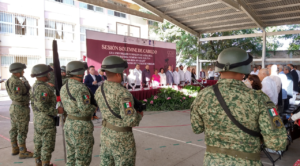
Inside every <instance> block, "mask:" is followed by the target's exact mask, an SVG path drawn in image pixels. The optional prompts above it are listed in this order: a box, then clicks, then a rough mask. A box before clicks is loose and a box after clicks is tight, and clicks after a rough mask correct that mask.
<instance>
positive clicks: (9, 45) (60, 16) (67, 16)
mask: <svg viewBox="0 0 300 166" xmlns="http://www.w3.org/2000/svg"><path fill="white" fill-rule="evenodd" d="M74 2H75V5H68V4H64V3H59V2H55V1H50V0H0V10H1V11H6V12H10V13H16V14H23V15H27V16H30V17H35V18H37V20H38V36H24V35H15V34H1V33H0V40H1V42H0V55H30V56H33V55H34V56H40V59H39V63H46V57H51V56H52V40H53V39H52V38H48V37H45V20H46V19H49V20H55V21H59V22H65V23H70V24H73V25H75V26H74V33H75V35H74V36H75V37H74V40H73V41H64V40H58V41H57V43H58V52H59V55H60V57H72V58H76V59H81V58H82V55H86V43H85V42H82V41H80V27H81V26H83V27H91V28H98V29H103V30H104V32H108V28H107V26H109V28H110V29H114V31H116V23H117V22H120V23H125V24H130V25H135V26H139V27H140V28H141V38H148V25H147V20H146V19H143V18H140V17H137V16H131V15H128V14H126V18H120V17H115V16H111V15H108V14H107V9H104V10H103V13H101V12H94V11H90V10H87V9H82V8H79V2H78V1H74ZM0 63H1V59H0ZM30 72H31V66H28V69H26V71H25V76H26V77H27V78H28V79H29V80H30V83H31V84H33V82H34V80H35V79H31V78H30V77H29V75H30ZM0 74H1V76H2V78H9V77H10V75H11V74H10V73H9V72H8V67H7V66H6V67H3V66H2V67H0ZM4 88H5V86H4V84H2V85H1V89H4Z"/></svg>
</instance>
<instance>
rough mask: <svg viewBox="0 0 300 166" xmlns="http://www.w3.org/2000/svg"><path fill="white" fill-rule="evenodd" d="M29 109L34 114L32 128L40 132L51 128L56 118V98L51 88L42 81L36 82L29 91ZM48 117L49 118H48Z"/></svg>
mask: <svg viewBox="0 0 300 166" xmlns="http://www.w3.org/2000/svg"><path fill="white" fill-rule="evenodd" d="M31 108H32V109H33V112H34V126H35V128H37V127H38V128H39V129H41V130H43V129H48V128H53V127H55V126H54V120H53V118H51V117H50V116H56V115H57V113H58V111H57V109H56V96H55V94H54V93H53V90H52V89H51V87H50V86H49V85H48V84H47V83H46V82H42V81H38V80H36V82H35V83H34V85H33V86H32V90H31ZM49 115H50V116H49Z"/></svg>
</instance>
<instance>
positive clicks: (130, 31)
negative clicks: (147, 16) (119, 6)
mask: <svg viewBox="0 0 300 166" xmlns="http://www.w3.org/2000/svg"><path fill="white" fill-rule="evenodd" d="M117 34H118V35H124V36H132V37H141V28H140V27H139V26H134V25H128V24H123V23H119V22H117Z"/></svg>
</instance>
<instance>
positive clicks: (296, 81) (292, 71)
mask: <svg viewBox="0 0 300 166" xmlns="http://www.w3.org/2000/svg"><path fill="white" fill-rule="evenodd" d="M287 66H289V67H290V68H291V72H290V73H291V74H292V76H293V83H294V86H293V98H292V99H290V104H295V100H296V95H297V93H298V90H299V87H298V81H299V78H298V73H297V72H296V70H295V69H294V65H292V64H288V65H287Z"/></svg>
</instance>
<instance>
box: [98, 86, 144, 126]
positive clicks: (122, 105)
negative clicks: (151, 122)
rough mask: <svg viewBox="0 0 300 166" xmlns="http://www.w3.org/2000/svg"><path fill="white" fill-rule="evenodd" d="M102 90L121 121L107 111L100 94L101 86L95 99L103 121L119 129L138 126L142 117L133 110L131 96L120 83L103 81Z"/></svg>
mask: <svg viewBox="0 0 300 166" xmlns="http://www.w3.org/2000/svg"><path fill="white" fill-rule="evenodd" d="M103 90H104V93H105V96H106V99H107V103H108V104H109V106H110V108H111V109H112V110H113V111H114V112H115V113H116V114H118V115H120V116H121V118H122V119H119V118H117V117H115V116H114V115H113V114H112V113H111V112H110V111H109V109H108V107H107V105H106V103H105V100H104V98H103V96H102V93H101V86H99V88H98V89H97V91H96V93H95V99H96V101H97V104H98V106H99V109H100V110H101V113H102V117H103V119H106V120H107V121H108V122H109V123H110V124H112V125H115V126H119V127H134V126H138V125H139V123H140V121H141V120H142V116H141V115H140V114H139V113H137V111H136V110H135V109H134V107H133V105H134V100H133V97H132V94H131V93H130V92H129V91H128V90H127V89H125V88H124V87H123V86H122V85H121V84H120V83H115V82H110V81H107V80H106V81H104V85H103Z"/></svg>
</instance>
